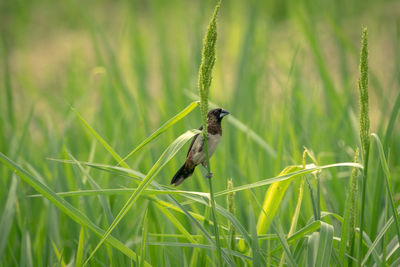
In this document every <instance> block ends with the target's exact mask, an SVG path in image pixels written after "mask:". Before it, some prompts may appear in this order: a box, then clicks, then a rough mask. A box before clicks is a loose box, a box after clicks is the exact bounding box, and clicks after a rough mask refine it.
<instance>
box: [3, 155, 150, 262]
mask: <svg viewBox="0 0 400 267" xmlns="http://www.w3.org/2000/svg"><path fill="white" fill-rule="evenodd" d="M0 160H1V161H2V162H3V163H4V164H5V165H6V166H7V167H8V168H9V169H11V170H12V171H15V172H16V174H17V175H18V176H19V177H20V178H21V179H22V180H23V181H24V182H26V183H27V184H29V185H30V186H31V187H33V189H35V190H36V191H38V192H39V193H40V194H42V195H43V196H44V197H45V198H47V199H48V200H49V201H50V202H51V203H53V204H54V205H55V206H56V207H58V208H59V209H60V210H61V211H62V212H63V213H65V214H66V215H67V216H68V217H70V218H71V219H72V220H74V221H75V222H77V223H78V224H80V225H82V226H85V227H87V228H88V229H90V230H91V231H92V232H94V233H95V234H96V235H98V236H102V235H103V234H104V231H103V230H102V229H100V228H99V227H98V226H97V225H95V224H94V223H93V222H92V221H90V220H89V218H87V217H86V215H84V214H83V213H82V212H81V211H79V210H78V209H76V208H75V207H73V206H72V205H71V204H70V203H68V202H67V201H65V200H64V199H62V198H60V197H59V196H57V194H56V193H55V192H54V191H52V190H51V189H50V188H49V187H47V186H46V185H44V184H42V183H41V182H39V181H38V180H37V179H36V178H35V177H34V176H32V175H31V174H30V173H28V172H27V171H26V170H24V169H23V168H21V167H20V166H19V165H18V164H17V163H15V162H13V161H12V160H11V159H9V158H8V157H7V156H6V155H4V154H3V153H1V152H0ZM106 242H107V243H108V244H109V245H111V246H113V247H114V248H116V249H117V250H119V251H120V252H122V253H124V254H125V255H126V256H128V257H129V258H131V259H133V260H136V253H135V252H134V251H132V250H131V249H130V248H128V247H127V246H125V245H124V244H123V243H122V242H120V241H119V240H117V239H115V238H114V237H113V236H110V237H109V238H108V239H107V240H106ZM146 266H150V265H149V264H148V263H146Z"/></svg>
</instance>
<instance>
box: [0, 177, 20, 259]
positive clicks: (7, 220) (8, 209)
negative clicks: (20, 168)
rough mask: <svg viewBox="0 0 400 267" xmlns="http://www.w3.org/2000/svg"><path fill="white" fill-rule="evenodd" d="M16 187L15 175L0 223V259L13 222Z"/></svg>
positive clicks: (16, 179)
mask: <svg viewBox="0 0 400 267" xmlns="http://www.w3.org/2000/svg"><path fill="white" fill-rule="evenodd" d="M17 186H18V178H17V177H16V176H15V175H12V179H11V185H10V189H9V190H8V197H7V201H6V205H5V208H4V211H3V214H2V216H1V221H0V236H1V239H0V259H1V258H2V256H3V254H4V250H5V248H6V246H7V243H8V235H9V234H10V229H11V226H12V225H13V221H14V213H15V203H16V201H17Z"/></svg>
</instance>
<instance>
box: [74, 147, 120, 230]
mask: <svg viewBox="0 0 400 267" xmlns="http://www.w3.org/2000/svg"><path fill="white" fill-rule="evenodd" d="M68 156H69V157H70V158H71V159H72V161H73V162H74V163H75V164H76V165H77V166H78V168H79V170H80V171H81V172H82V173H83V175H84V177H86V179H87V180H88V181H89V183H90V185H91V186H92V187H93V188H95V189H96V190H102V188H101V187H100V186H99V185H98V184H97V183H96V181H95V180H94V179H93V178H92V176H90V174H89V173H88V172H87V171H86V170H85V169H84V168H83V167H82V165H81V164H80V163H79V162H78V161H77V160H76V159H75V158H74V156H72V155H71V153H69V152H68ZM98 199H99V202H100V204H101V206H102V207H103V210H104V213H105V215H106V218H107V222H108V224H110V223H111V222H112V221H113V220H114V218H113V215H112V212H111V208H110V205H109V204H108V202H107V199H106V198H105V197H104V196H102V195H98Z"/></svg>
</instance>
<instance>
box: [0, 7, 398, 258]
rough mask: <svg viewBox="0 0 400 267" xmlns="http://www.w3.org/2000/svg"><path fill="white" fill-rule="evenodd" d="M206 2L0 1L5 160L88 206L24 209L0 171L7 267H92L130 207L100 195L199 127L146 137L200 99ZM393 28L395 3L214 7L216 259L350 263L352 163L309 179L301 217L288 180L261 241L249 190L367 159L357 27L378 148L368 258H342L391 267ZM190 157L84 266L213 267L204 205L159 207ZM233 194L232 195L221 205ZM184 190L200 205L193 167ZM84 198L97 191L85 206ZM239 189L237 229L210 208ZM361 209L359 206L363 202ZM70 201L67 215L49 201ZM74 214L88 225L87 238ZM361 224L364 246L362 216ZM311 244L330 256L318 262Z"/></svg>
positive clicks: (15, 185) (10, 178)
mask: <svg viewBox="0 0 400 267" xmlns="http://www.w3.org/2000/svg"><path fill="white" fill-rule="evenodd" d="M215 4H216V2H214V1H178V0H174V1H160V0H157V1H117V2H111V1H89V2H87V1H85V2H82V1H74V0H71V1H61V2H54V1H49V0H39V1H34V2H29V1H2V2H0V35H1V36H0V37H1V38H0V39H1V42H0V152H1V153H2V154H4V155H6V156H7V158H8V159H11V160H12V162H13V163H15V165H13V166H17V167H18V168H21V169H23V170H25V171H26V172H27V173H29V175H30V176H29V177H30V178H32V177H33V178H34V179H35V180H30V181H35V183H36V182H37V183H40V184H41V185H45V186H46V187H43V188H49V189H50V190H51V191H49V192H51V193H49V192H47V193H48V194H49V195H48V196H50V195H51V194H52V193H53V192H54V193H56V192H70V191H78V193H79V192H80V191H81V193H82V194H80V195H79V196H74V197H64V196H55V195H54V196H53V195H51V196H52V197H53V198H54V199H52V200H53V201H48V200H47V199H45V198H31V197H28V196H29V195H32V194H37V192H36V191H35V190H34V189H33V188H32V187H31V186H30V185H29V184H27V183H26V181H28V180H26V177H25V178H23V177H21V176H20V175H19V174H20V173H17V174H14V173H13V172H12V171H10V169H9V168H7V167H6V165H5V164H2V163H1V164H0V174H1V179H0V215H1V216H0V233H1V236H2V238H1V240H0V265H4V266H10V265H30V264H32V265H35V266H49V265H54V264H60V265H62V264H69V263H72V264H75V263H77V264H78V265H79V264H82V263H83V262H85V260H86V259H87V257H88V256H89V255H90V253H91V252H92V251H93V249H94V247H95V246H96V245H97V244H98V242H99V238H98V236H97V235H96V234H93V231H91V230H90V227H91V228H92V230H93V229H96V230H95V231H97V234H102V233H103V232H102V230H100V229H97V228H96V227H98V228H101V229H103V230H104V231H105V230H106V229H107V228H108V227H109V225H110V224H111V222H112V219H113V218H115V217H116V216H117V214H118V212H119V211H120V210H121V208H122V207H123V205H124V204H125V203H126V202H127V201H128V199H129V196H130V194H132V191H128V190H127V191H126V192H125V193H118V194H116V193H115V194H113V192H112V191H110V192H109V193H107V194H105V195H100V193H101V191H102V189H103V190H105V191H106V189H118V188H121V189H124V188H134V189H133V190H136V189H137V188H138V187H140V186H139V184H138V179H139V181H140V180H142V179H143V178H144V177H145V175H142V174H143V173H144V174H147V173H148V172H149V170H150V169H151V168H152V166H153V165H154V164H155V163H156V161H157V159H158V158H159V157H160V155H161V154H162V152H163V151H164V150H165V149H166V148H167V147H168V146H169V145H170V144H171V143H172V142H173V141H174V140H175V139H176V138H177V137H178V136H180V135H181V134H182V133H184V132H185V131H186V130H189V129H193V128H196V129H197V128H198V127H199V126H200V124H201V119H200V114H199V112H191V113H190V114H187V113H185V117H184V118H183V119H182V120H180V121H178V122H177V123H176V124H174V125H173V126H172V127H170V128H168V129H167V130H166V131H164V132H163V134H160V135H158V132H156V130H157V129H159V128H160V126H161V125H163V124H164V123H165V122H167V121H168V120H169V119H171V118H172V117H173V116H175V115H176V114H178V113H179V112H180V111H182V110H183V109H184V108H185V107H187V106H188V105H189V104H190V103H191V102H192V101H193V99H192V98H191V94H190V93H194V94H197V78H198V69H199V66H200V60H201V45H202V39H203V36H204V33H205V31H206V27H207V23H208V22H209V19H210V17H211V15H212V10H213V8H214V6H215ZM399 18H400V5H399V3H398V2H397V1H331V2H326V1H269V2H265V1H250V2H241V1H225V2H223V3H222V5H221V9H220V14H219V18H218V42H217V61H216V64H215V70H214V73H213V83H212V84H211V88H210V97H209V101H210V102H213V103H216V104H217V105H218V106H221V107H224V108H226V109H227V110H229V111H230V112H231V114H232V117H233V118H228V117H227V119H226V120H224V121H223V138H222V141H221V144H220V145H219V148H218V149H217V151H216V153H215V155H214V156H213V158H212V159H211V166H212V171H213V173H214V174H215V179H214V180H213V185H214V191H215V192H216V201H217V207H216V209H217V213H218V222H219V228H218V229H219V235H220V238H221V246H222V248H223V254H224V255H226V257H228V258H229V259H230V260H231V261H233V262H235V263H236V264H239V265H244V264H253V263H254V264H263V265H267V264H268V263H269V264H271V265H273V266H275V265H279V263H280V261H281V259H282V257H283V259H284V262H285V263H286V264H291V262H292V261H294V262H296V263H297V264H299V265H306V264H307V263H310V262H324V260H326V259H324V258H322V257H321V256H319V257H318V253H319V252H320V251H321V252H324V251H326V252H327V253H330V254H331V257H330V258H331V259H330V264H331V265H338V261H341V263H342V264H348V263H350V262H352V260H351V258H350V257H349V256H350V255H348V254H346V253H344V255H343V252H341V253H339V252H340V247H342V250H343V249H344V248H346V245H344V244H341V242H340V238H341V237H342V235H341V230H342V225H347V224H348V223H349V222H348V221H347V220H349V219H348V218H349V217H351V216H345V204H346V203H345V202H346V193H347V191H348V188H349V179H350V176H351V170H352V169H351V168H350V167H349V166H351V165H349V166H347V167H333V168H327V169H323V170H321V172H320V173H318V174H317V175H315V174H305V175H303V176H301V177H303V178H301V179H306V180H305V181H306V183H305V185H304V195H303V196H302V198H301V199H302V202H301V205H300V206H299V205H298V199H300V198H299V197H298V195H299V188H300V186H302V183H301V180H300V178H299V179H298V180H296V179H297V178H296V179H294V181H295V182H292V183H291V184H290V185H289V186H288V188H287V189H286V190H285V192H284V194H283V195H282V199H281V201H280V203H279V205H277V206H276V207H274V208H276V212H274V216H273V218H270V219H271V222H269V223H272V226H273V227H270V228H269V229H268V232H267V233H264V232H263V233H257V229H256V223H255V222H256V221H257V218H258V217H259V216H260V215H261V214H264V215H265V214H267V215H268V211H265V213H264V212H263V211H262V205H261V204H262V201H263V199H264V197H265V194H266V193H267V190H268V187H267V186H268V184H269V183H266V182H263V185H262V186H261V185H259V184H255V183H256V182H258V181H260V180H264V179H266V178H267V177H275V176H276V175H277V174H278V173H280V172H281V170H283V169H284V168H285V167H286V166H288V165H301V164H302V156H301V155H302V152H303V146H306V147H307V148H309V149H310V150H312V151H313V153H314V154H315V158H316V161H317V162H318V163H319V164H320V165H321V166H325V165H327V164H332V163H339V162H352V161H353V157H354V151H355V149H356V147H357V146H360V144H359V137H358V122H357V117H358V100H357V98H358V93H357V78H358V75H359V74H358V62H359V50H360V38H359V37H360V31H361V28H362V26H367V27H368V32H369V38H368V41H369V42H368V44H369V89H368V90H369V109H370V111H369V114H370V119H371V127H370V129H371V132H376V133H377V136H379V137H380V138H382V147H379V150H378V149H377V147H376V143H374V142H371V151H370V156H369V158H370V160H369V169H368V176H369V177H368V180H367V184H366V191H365V192H366V197H365V214H364V223H363V224H364V231H365V238H364V239H363V246H364V247H363V249H362V250H361V251H362V253H363V255H362V256H361V257H359V256H357V255H356V252H357V251H358V249H357V247H354V248H346V250H345V251H353V253H354V254H353V255H351V256H352V257H354V258H355V259H361V260H363V261H364V263H365V264H367V265H373V264H374V263H375V262H380V263H386V264H388V265H391V264H392V265H396V264H397V263H398V262H396V259H398V258H399V257H400V252H399V251H398V240H397V232H396V228H398V225H397V222H396V220H394V219H393V211H394V209H395V208H396V207H398V203H399V200H400V195H399V194H398V193H397V192H399V191H400V189H399V188H400V184H399V183H400V181H399V179H398V177H399V174H400V160H399V158H400V155H399V153H400V152H399V151H400V150H399V148H400V139H399V138H398V137H399V134H400V126H399V123H398V112H399V106H400V105H399V103H400V100H399V99H400V98H399V96H400V93H399V88H400V79H399V77H400V75H399V71H400V50H399V44H400V42H399V41H400V20H399ZM188 92H189V93H188ZM71 107H74V108H75V109H76V110H77V111H78V112H79V114H81V116H82V117H83V118H84V119H85V120H86V121H87V123H88V124H89V125H90V127H92V129H94V130H95V131H96V132H97V133H98V135H99V136H98V137H101V139H103V140H104V142H103V143H101V142H98V141H99V140H100V139H99V138H98V137H96V136H94V135H93V131H87V127H86V126H85V125H83V124H82V123H81V122H80V121H79V119H78V118H77V116H76V115H75V113H74V112H72V111H71ZM179 118H181V117H179ZM246 129H247V130H246ZM155 132H156V135H154V136H157V138H156V139H154V140H152V139H148V140H152V141H151V142H149V143H145V146H143V147H142V148H141V149H140V150H138V151H137V152H135V153H134V154H133V155H132V157H129V158H128V159H127V160H126V166H124V165H121V167H113V166H116V165H117V164H118V163H120V161H121V158H123V156H125V155H128V154H129V152H131V151H133V149H134V148H136V147H138V146H139V145H141V144H142V142H143V141H144V140H146V138H147V137H149V136H151V134H153V133H155ZM160 133H161V132H160ZM146 142H147V141H146ZM106 148H108V150H107V149H106ZM185 148H186V147H184V149H185ZM110 149H111V150H112V151H114V152H115V154H112V153H110V151H111V150H110ZM115 155H117V156H118V157H119V158H118V157H115ZM49 158H53V159H62V160H64V162H59V161H52V160H48V159H49ZM184 158H185V153H184V151H180V152H178V153H177V155H176V156H175V157H173V158H172V159H171V161H170V162H169V163H168V164H167V165H165V168H164V169H162V170H161V171H160V173H158V174H157V175H156V176H155V177H154V180H153V182H152V183H151V184H150V185H149V187H148V188H147V189H148V190H147V191H146V190H144V191H142V195H140V197H139V198H138V199H137V200H136V202H135V203H134V205H133V206H132V208H131V209H129V210H127V213H126V214H125V216H124V217H123V219H122V220H121V221H120V223H119V224H118V226H117V227H116V229H115V230H114V231H113V232H112V235H113V238H115V240H114V239H112V240H111V241H110V239H107V240H108V242H109V243H111V244H112V245H111V246H110V245H105V246H102V247H100V249H99V252H97V253H96V254H95V255H94V257H93V259H92V260H91V261H90V263H91V264H93V265H106V266H108V265H114V266H124V265H127V264H130V263H131V262H136V261H137V262H138V264H141V263H143V264H146V263H148V264H151V265H166V266H167V265H169V264H170V265H177V264H182V263H184V264H187V265H192V266H198V265H200V264H203V265H210V266H212V265H214V264H216V263H217V260H216V253H215V251H214V245H213V240H214V225H213V220H212V217H211V216H210V215H211V210H210V207H209V206H208V203H209V202H208V201H209V199H208V195H207V194H204V195H203V194H190V193H189V192H188V193H184V192H176V193H173V194H167V193H168V192H170V190H173V189H171V188H170V187H169V186H168V185H169V181H170V179H171V177H172V175H173V174H174V173H175V171H176V169H177V168H178V167H179V166H180V165H181V164H182V162H183V160H184ZM3 159H6V158H3ZM71 160H72V161H71ZM381 160H382V161H381ZM66 161H68V162H69V163H68V164H67V163H66ZM78 162H79V164H78ZM82 162H89V163H93V164H83V163H82ZM307 163H311V161H309V162H307ZM99 164H103V165H99ZM382 165H383V166H384V167H385V166H386V167H387V168H386V167H385V169H382ZM128 167H130V168H131V171H128V170H127V168H128ZM132 170H133V171H135V172H132ZM388 172H389V173H388ZM388 174H389V175H388ZM230 179H232V180H233V184H234V187H233V189H230V190H231V191H224V190H225V189H226V187H227V183H228V181H229V180H230ZM279 179H280V178H279ZM279 179H277V181H278V180H279ZM317 179H319V183H318V182H317ZM386 179H389V182H390V187H388V188H391V193H392V194H389V192H388V191H387V189H386V186H385V183H386V181H387V180H386ZM24 181H25V182H24ZM274 181H275V180H274ZM235 188H236V189H237V191H236V189H235ZM179 189H180V190H184V191H198V192H204V193H207V192H208V187H207V183H206V181H205V179H204V178H203V176H202V174H201V171H200V170H197V171H196V172H195V174H194V176H193V177H191V178H190V179H188V180H186V181H185V182H184V183H183V184H182V185H181V186H180V188H179ZM85 190H94V191H95V192H90V193H89V194H86V195H84V194H83V193H84V191H85ZM152 190H153V191H152ZM155 190H157V191H155ZM310 190H312V191H311V192H310ZM232 191H236V194H235V197H234V203H230V207H232V205H234V210H235V213H234V214H231V213H230V212H228V210H229V211H231V210H232V208H229V209H228V208H227V203H226V200H225V198H224V197H219V194H218V192H221V193H223V192H224V194H227V192H232ZM152 192H153V193H152ZM40 193H41V192H40ZM220 195H221V194H220ZM389 196H390V198H389ZM391 196H393V197H391ZM62 199H64V200H62ZM356 199H357V201H358V203H359V204H360V200H361V195H357V197H356ZM57 201H61V202H57ZM63 201H66V202H67V203H68V204H65V205H64V206H63V205H61V204H59V203H63ZM392 203H393V206H392ZM53 204H56V205H61V206H62V207H63V208H64V210H63V209H61V210H60V209H58V208H57V207H56V206H54V205H53ZM359 204H358V206H357V205H356V207H358V208H359ZM271 205H272V206H273V204H271ZM70 206H71V207H74V208H76V209H78V210H79V212H78V211H76V212H78V213H73V214H75V215H74V216H78V217H74V218H75V221H74V220H71V217H70V216H68V212H67V213H65V207H70ZM58 207H60V206H58ZM250 209H251V210H250ZM63 211H64V212H63ZM77 214H81V215H82V216H85V217H87V220H88V221H84V223H83V221H82V220H84V217H80V216H81V215H77ZM296 214H298V215H296ZM295 215H296V216H298V218H295ZM74 218H73V219H74ZM294 218H295V219H296V223H294V224H293V222H294ZM315 218H320V221H319V220H317V221H314V219H315ZM343 218H344V219H345V220H346V221H345V222H343ZM77 220H78V223H76V221H77ZM264 220H268V218H265V217H264ZM145 222H146V224H147V225H144V223H145ZM393 222H395V223H393ZM354 223H355V225H356V231H355V236H354V238H355V239H356V240H357V239H358V236H359V232H358V231H357V228H358V227H359V224H360V222H359V220H358V217H356V221H355V222H354ZM82 224H83V225H84V226H83V227H82V226H81V225H82ZM292 224H293V225H294V226H292ZM232 227H233V228H235V231H234V235H233V236H234V237H236V238H237V239H241V240H244V241H239V240H236V245H232V240H230V239H231V235H230V233H232V231H231V229H232ZM293 228H294V229H293ZM83 229H84V230H83ZM332 229H333V237H332V238H331V236H330V235H331V232H332V231H331V230H332ZM83 233H84V234H83ZM144 237H145V238H144ZM116 240H117V241H116ZM143 240H144V241H143ZM321 240H322V241H325V242H327V243H329V245H331V246H332V249H329V245H328V246H327V247H325V248H317V247H318V244H321V242H322V241H321ZM113 242H114V243H113ZM240 242H244V246H243V249H242V248H241V247H240V246H238V244H239V243H240ZM254 242H256V243H257V244H256V243H254ZM351 244H352V245H353V246H357V245H358V242H352V243H349V245H351ZM226 248H232V249H233V250H229V249H226ZM241 249H242V250H241ZM328 250H329V251H328ZM121 252H122V253H121ZM124 252H125V254H124ZM132 252H134V253H136V255H137V258H135V256H134V255H135V254H133V253H132ZM315 253H317V254H315ZM127 255H128V256H127ZM142 255H144V259H142V258H141V256H142ZM370 255H371V256H370ZM129 256H131V258H129ZM343 257H344V259H345V260H343ZM354 264H356V263H355V262H353V265H354Z"/></svg>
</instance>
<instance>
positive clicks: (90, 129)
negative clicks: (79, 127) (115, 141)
mask: <svg viewBox="0 0 400 267" xmlns="http://www.w3.org/2000/svg"><path fill="white" fill-rule="evenodd" d="M72 111H73V112H75V114H76V116H77V117H78V119H79V120H80V121H81V122H82V123H83V124H84V125H85V126H86V128H87V129H88V130H89V132H90V133H91V134H92V135H93V136H94V137H95V138H96V139H97V141H99V142H100V144H102V145H103V147H104V148H105V149H106V150H107V151H108V153H110V154H111V155H112V156H113V158H114V159H116V160H117V162H121V161H122V158H121V157H120V156H119V155H118V154H117V153H116V152H115V151H114V149H113V148H112V147H111V146H110V145H109V144H108V143H107V142H106V141H105V140H104V139H103V138H102V137H101V136H100V135H99V134H98V133H97V132H96V130H95V129H93V127H92V126H90V124H89V123H87V122H86V120H85V119H84V118H83V117H82V116H81V115H80V114H79V113H78V111H76V110H75V109H74V108H72ZM121 165H122V166H123V167H125V168H128V165H127V164H124V163H121Z"/></svg>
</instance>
